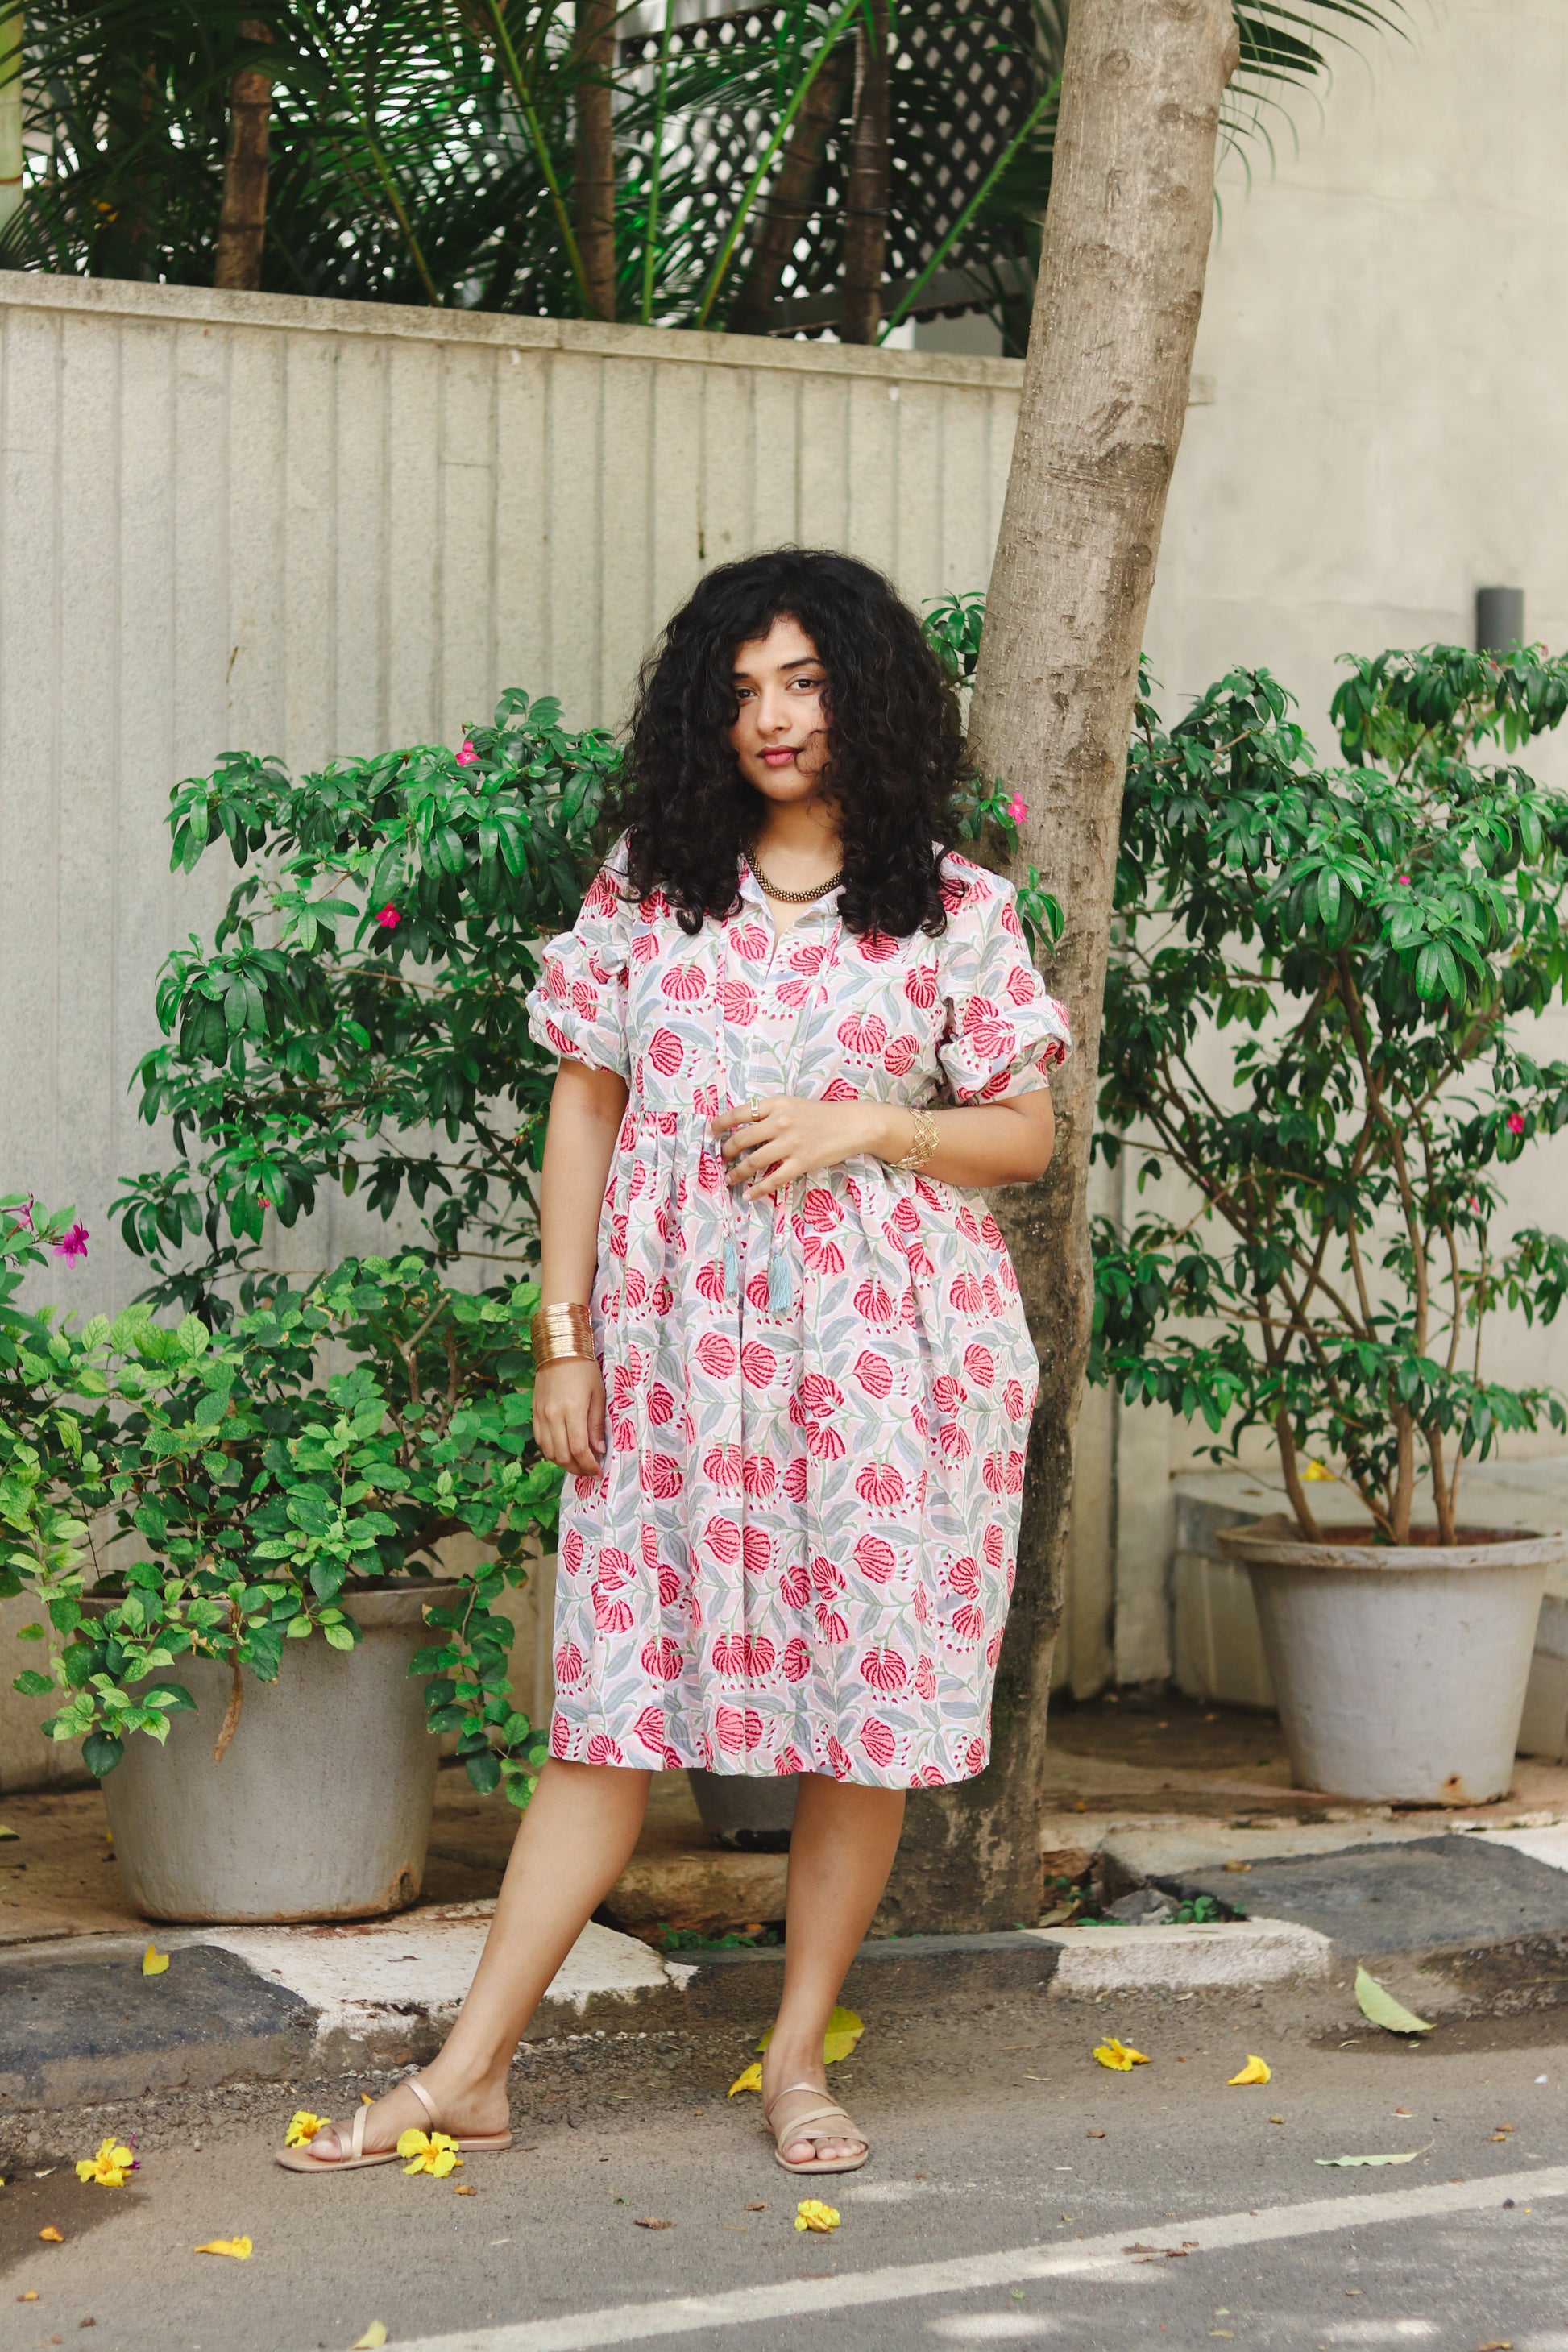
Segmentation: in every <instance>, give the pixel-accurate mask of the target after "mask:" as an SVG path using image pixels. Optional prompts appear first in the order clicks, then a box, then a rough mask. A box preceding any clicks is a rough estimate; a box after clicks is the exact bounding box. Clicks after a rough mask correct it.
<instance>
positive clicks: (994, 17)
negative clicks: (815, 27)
mask: <svg viewBox="0 0 1568 2352" xmlns="http://www.w3.org/2000/svg"><path fill="white" fill-rule="evenodd" d="M785 22H786V18H785V12H784V10H783V9H781V8H776V7H759V8H746V9H742V10H739V11H737V12H736V13H734V14H733V15H730V16H714V17H710V18H708V19H706V20H705V21H703V22H700V23H697V24H689V25H684V26H678V27H676V28H674V29H673V30H672V32H671V35H670V39H669V59H670V71H671V74H672V75H673V76H676V77H679V78H682V79H684V78H685V77H686V76H688V75H689V76H691V77H692V78H693V79H694V80H695V79H698V78H700V75H701V73H702V60H703V59H704V58H707V59H709V60H710V61H711V64H712V65H713V66H717V65H718V62H719V59H720V58H722V59H723V62H724V67H725V68H727V69H728V71H727V73H726V77H725V78H726V79H727V80H728V82H729V88H728V89H727V90H726V91H725V92H724V93H723V94H722V96H721V100H720V101H719V102H718V103H717V104H715V105H714V106H712V107H710V108H707V109H704V108H703V107H701V106H700V105H699V106H698V107H697V108H696V109H695V110H687V109H685V108H683V109H682V115H683V126H684V129H685V131H686V140H685V142H683V152H681V154H680V155H679V158H671V157H669V156H668V155H667V158H666V169H667V170H668V168H669V166H670V164H671V163H672V162H674V163H676V164H677V166H678V170H679V191H680V192H679V196H678V197H677V199H676V202H677V205H678V207H679V215H681V216H683V217H685V218H686V219H688V220H690V221H691V222H692V225H693V226H696V219H697V218H700V219H701V220H702V221H703V222H704V223H705V225H706V226H708V228H709V232H710V234H709V236H704V237H701V238H698V239H694V244H698V243H700V244H702V245H704V246H706V247H707V248H708V249H709V250H711V242H710V239H711V236H712V233H713V232H717V233H718V234H719V235H722V233H723V230H724V228H725V227H726V226H728V223H729V220H730V218H731V215H732V212H733V209H734V206H735V205H736V202H737V200H738V198H739V196H740V194H741V192H742V189H743V188H744V187H745V185H746V184H747V182H748V181H749V179H750V177H751V174H752V172H753V171H754V170H755V168H756V165H757V162H758V160H759V158H760V157H761V155H762V153H763V149H764V147H765V145H766V143H767V141H768V139H769V137H770V136H771V134H772V131H773V124H774V122H775V121H777V119H778V107H779V104H780V102H781V93H782V95H783V96H784V97H787V94H788V92H789V90H790V89H792V88H793V87H794V86H795V80H796V79H798V74H799V71H800V69H801V68H800V66H799V62H798V60H797V59H793V60H788V61H786V60H784V59H781V58H779V56H778V50H777V45H778V43H779V42H780V40H781V39H782V38H783V37H784V26H785ZM658 52H659V36H658V34H647V35H641V36H637V37H633V38H631V39H628V40H626V41H625V42H623V44H622V50H621V56H622V62H623V65H625V66H631V67H633V68H638V69H640V70H639V77H638V78H639V79H641V77H642V74H645V73H651V69H652V68H653V67H654V66H655V65H656V63H657V60H658ZM742 58H747V59H754V60H755V63H754V67H751V68H749V69H747V70H745V71H744V72H743V75H742V78H741V79H742V90H741V91H740V92H739V93H737V91H736V88H735V79H734V77H735V68H736V66H737V64H739V63H740V61H741V60H742ZM1045 72H1046V68H1045V64H1044V60H1043V58H1042V55H1041V50H1040V46H1039V42H1038V39H1037V17H1036V13H1035V9H1034V7H1033V6H1032V5H1031V0H968V5H965V0H896V5H895V8H894V29H893V43H892V49H891V89H890V107H889V114H890V128H889V182H890V186H889V221H888V244H887V255H886V260H885V263H884V278H885V281H886V282H887V284H888V285H889V288H897V287H898V286H899V285H900V283H901V282H905V283H907V282H908V281H909V280H910V279H912V278H914V277H916V276H917V275H918V273H919V271H920V270H921V268H923V266H924V264H925V263H926V262H927V261H928V260H929V259H930V257H931V254H932V252H933V251H934V249H935V247H936V246H937V244H938V243H939V241H940V240H941V238H942V236H943V235H944V234H945V232H946V231H947V229H948V228H949V226H951V224H952V221H953V220H954V219H955V218H956V216H957V215H958V214H959V213H960V212H961V211H962V209H963V205H965V204H966V203H967V202H968V200H969V198H970V197H971V195H972V194H973V192H974V190H975V189H976V188H977V187H978V186H979V184H980V183H981V182H982V180H984V177H985V175H986V173H988V172H989V171H990V170H991V168H992V166H993V165H994V163H995V162H996V160H997V157H998V156H999V155H1000V153H1001V152H1002V150H1003V149H1004V148H1005V145H1006V144H1007V142H1008V141H1009V140H1010V139H1011V138H1012V137H1013V135H1014V133H1015V132H1016V131H1017V129H1018V127H1019V125H1020V123H1021V122H1022V121H1023V120H1024V118H1025V117H1026V114H1027V113H1028V110H1029V109H1030V107H1031V106H1032V105H1033V104H1034V102H1035V100H1036V99H1037V97H1038V95H1039V91H1040V88H1041V85H1042V82H1043V80H1044V79H1045ZM737 95H739V98H740V103H736V99H737ZM851 127H852V125H851V119H850V98H849V94H848V91H847V89H846V90H845V95H844V101H843V106H842V110H841V111H840V114H839V119H838V121H837V125H836V126H835V128H834V129H833V131H831V132H830V134H829V136H828V140H827V143H826V152H825V154H824V159H823V164H822V168H821V171H820V173H819V174H818V177H817V182H816V186H815V188H814V189H813V191H812V195H811V198H810V203H809V209H808V211H807V214H806V217H805V220H804V222H803V224H802V228H801V233H800V235H799V236H798V237H797V239H796V241H795V250H794V255H793V257H792V259H791V260H790V262H789V263H788V264H787V265H786V267H785V270H784V280H783V285H782V288H781V292H782V295H783V296H784V298H785V299H799V298H801V297H804V296H826V295H829V294H831V293H832V292H833V290H834V289H836V288H837V284H838V281H839V277H840V272H841V263H842V242H843V226H842V225H843V204H844V188H845V180H846V174H847V163H848V151H849V141H850V132H851ZM764 193H765V192H764ZM760 218H761V206H760V205H759V207H758V210H757V212H756V213H755V214H754V215H752V222H753V225H755V224H756V223H757V222H759V221H760ZM1011 243H1012V239H1011V238H1010V237H1009V236H1008V234H1007V232H1006V231H1005V230H1004V231H1003V232H1001V234H1000V237H999V236H998V234H997V232H996V231H995V230H994V229H993V230H992V231H990V232H989V233H987V232H980V233H979V234H972V235H971V236H970V237H969V238H968V239H967V240H966V241H965V242H964V243H963V244H961V245H959V246H958V247H954V249H953V251H952V254H951V256H950V257H948V261H947V264H946V265H945V268H946V269H953V268H963V267H964V266H965V265H966V264H969V265H975V264H984V263H986V262H989V263H991V264H992V265H994V263H995V262H996V260H997V258H998V254H999V247H1000V248H1001V249H1004V250H1010V247H1011ZM747 250H748V248H746V247H743V248H742V252H741V253H740V254H738V255H737V263H736V267H735V268H734V269H733V270H732V271H731V289H735V290H737V291H738V289H739V288H740V286H741V284H742V281H743V278H744V274H745V263H746V259H747ZM946 282H947V284H948V287H949V296H950V299H949V301H948V304H947V305H946V307H949V308H956V307H961V306H960V305H956V304H953V303H952V300H951V279H950V278H949V279H947V281H946ZM982 299H984V298H983V296H982V295H981V294H980V293H979V292H978V291H977V292H976V294H975V296H974V298H973V303H972V304H970V305H968V306H967V307H977V306H978V305H979V303H980V302H981V300H982ZM922 307H924V306H922ZM931 307H933V308H934V307H937V306H935V305H932V306H931Z"/></svg>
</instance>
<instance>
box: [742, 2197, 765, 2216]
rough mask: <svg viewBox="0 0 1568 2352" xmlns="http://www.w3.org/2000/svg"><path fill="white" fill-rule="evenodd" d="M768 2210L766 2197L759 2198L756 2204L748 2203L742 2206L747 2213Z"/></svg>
mask: <svg viewBox="0 0 1568 2352" xmlns="http://www.w3.org/2000/svg"><path fill="white" fill-rule="evenodd" d="M742 2210H743V2211H745V2212H747V2213H765V2212H766V2211H767V2210H768V2208H767V2200H766V2199H765V2198H764V2199H761V2200H758V2202H757V2203H756V2204H754V2205H747V2206H745V2207H743V2208H742Z"/></svg>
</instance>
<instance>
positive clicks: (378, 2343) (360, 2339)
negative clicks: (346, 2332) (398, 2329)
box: [353, 2319, 386, 2352]
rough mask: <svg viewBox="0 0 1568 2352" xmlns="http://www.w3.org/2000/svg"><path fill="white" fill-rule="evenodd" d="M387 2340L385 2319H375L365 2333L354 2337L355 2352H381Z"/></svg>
mask: <svg viewBox="0 0 1568 2352" xmlns="http://www.w3.org/2000/svg"><path fill="white" fill-rule="evenodd" d="M385 2341H386V2322H385V2321H384V2319H373V2320H372V2321H371V2323H370V2326H368V2327H367V2328H366V2329H365V2331H364V2334H363V2336H355V2337H354V2340H353V2352H381V2347H382V2346H383V2345H384V2343H385Z"/></svg>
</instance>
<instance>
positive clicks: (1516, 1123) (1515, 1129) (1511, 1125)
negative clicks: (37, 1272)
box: [55, 1110, 1524, 1250]
mask: <svg viewBox="0 0 1568 2352" xmlns="http://www.w3.org/2000/svg"><path fill="white" fill-rule="evenodd" d="M1508 1131H1509V1133H1510V1135H1522V1134H1523V1133H1524V1113H1523V1112H1522V1111H1521V1110H1510V1113H1509V1115H1508ZM71 1233H73V1234H76V1233H81V1227H80V1226H79V1225H73V1226H72V1227H71ZM81 1237H82V1240H83V1242H84V1244H85V1242H86V1240H87V1235H86V1234H82V1236H81ZM66 1238H67V1240H69V1238H70V1234H67V1236H66ZM55 1246H56V1249H57V1250H58V1247H59V1244H58V1243H57V1244H56V1245H55Z"/></svg>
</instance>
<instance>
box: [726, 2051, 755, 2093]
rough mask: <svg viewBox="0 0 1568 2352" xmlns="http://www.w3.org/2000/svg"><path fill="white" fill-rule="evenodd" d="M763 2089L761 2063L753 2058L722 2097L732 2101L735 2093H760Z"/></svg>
mask: <svg viewBox="0 0 1568 2352" xmlns="http://www.w3.org/2000/svg"><path fill="white" fill-rule="evenodd" d="M762 2087H763V2062H762V2060H761V2059H760V2058H753V2059H752V2063H751V2064H750V2065H749V2066H748V2067H747V2068H746V2070H745V2072H744V2074H737V2075H736V2077H735V2079H734V2081H733V2082H732V2083H731V2085H730V2087H729V2089H728V2090H727V2091H726V2092H725V2094H724V2096H725V2097H726V2098H727V2099H732V2098H733V2097H734V2095H735V2094H736V2092H737V2091H760V2090H761V2089H762Z"/></svg>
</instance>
